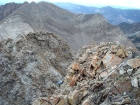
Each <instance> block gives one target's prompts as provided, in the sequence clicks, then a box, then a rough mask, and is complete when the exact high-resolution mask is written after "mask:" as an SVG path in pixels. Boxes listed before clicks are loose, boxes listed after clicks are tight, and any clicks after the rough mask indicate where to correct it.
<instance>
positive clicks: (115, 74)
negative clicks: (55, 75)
mask: <svg viewBox="0 0 140 105" xmlns="http://www.w3.org/2000/svg"><path fill="white" fill-rule="evenodd" d="M138 55H139V54H138V52H137V51H136V50H135V49H133V48H131V47H124V46H122V45H121V44H120V43H119V42H107V43H105V42H104V43H101V44H100V45H90V46H84V47H83V48H82V49H80V50H79V52H78V53H77V55H76V59H75V60H74V61H73V63H72V64H71V65H70V66H69V67H68V71H69V72H68V73H67V75H66V77H65V78H64V81H63V83H62V84H61V85H60V89H58V90H56V91H55V94H53V95H50V96H48V97H40V98H38V99H36V100H35V101H34V102H33V105H139V103H140V74H139V73H140V56H138Z"/></svg>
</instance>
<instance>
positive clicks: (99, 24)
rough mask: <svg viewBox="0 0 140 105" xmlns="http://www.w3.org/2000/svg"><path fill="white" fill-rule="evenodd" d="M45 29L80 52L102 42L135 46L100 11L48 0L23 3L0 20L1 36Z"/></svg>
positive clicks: (11, 35) (2, 37) (6, 36)
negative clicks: (69, 8)
mask: <svg viewBox="0 0 140 105" xmlns="http://www.w3.org/2000/svg"><path fill="white" fill-rule="evenodd" d="M38 30H45V31H49V32H52V33H54V34H55V35H57V36H59V37H61V38H63V39H64V40H66V41H67V42H68V44H69V45H70V46H71V48H72V49H73V50H75V51H77V50H78V49H79V48H80V47H82V46H84V45H90V44H94V43H100V42H101V41H104V42H109V41H120V43H122V44H125V45H130V46H133V44H132V43H131V42H130V41H128V39H127V38H126V37H125V36H124V34H123V32H122V31H121V30H120V28H119V27H118V26H115V25H111V24H109V23H108V22H107V21H106V19H105V18H104V17H103V16H102V15H100V14H74V13H71V12H68V11H66V10H64V9H62V8H60V7H57V6H56V5H54V4H51V3H47V2H40V3H35V2H32V3H27V2H25V3H23V4H22V5H21V6H20V7H19V8H18V9H16V10H15V11H14V12H12V13H11V14H9V15H8V16H7V17H5V18H4V19H3V20H2V21H0V39H5V38H8V37H10V38H15V37H16V36H18V35H24V34H28V33H29V32H36V31H38Z"/></svg>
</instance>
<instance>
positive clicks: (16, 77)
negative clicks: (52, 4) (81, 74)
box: [0, 31, 74, 105]
mask: <svg viewBox="0 0 140 105" xmlns="http://www.w3.org/2000/svg"><path fill="white" fill-rule="evenodd" d="M73 60H74V54H73V52H72V50H71V49H70V47H69V46H68V44H67V43H66V42H65V41H63V40H61V39H60V38H58V37H57V36H55V35H54V34H53V33H49V32H42V31H39V32H35V33H29V34H27V35H22V36H18V37H17V38H16V39H14V40H13V39H6V40H3V41H1V42H0V105H31V103H32V101H34V100H35V99H36V98H38V97H41V96H48V95H51V94H52V93H53V92H54V90H56V89H57V88H58V87H59V85H58V83H57V82H59V81H62V79H63V77H64V76H66V74H67V68H68V66H69V65H70V64H71V62H72V61H73Z"/></svg>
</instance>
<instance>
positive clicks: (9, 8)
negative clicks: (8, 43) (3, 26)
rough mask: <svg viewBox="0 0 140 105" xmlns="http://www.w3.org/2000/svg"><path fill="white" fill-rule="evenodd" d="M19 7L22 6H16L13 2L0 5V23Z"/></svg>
mask: <svg viewBox="0 0 140 105" xmlns="http://www.w3.org/2000/svg"><path fill="white" fill-rule="evenodd" d="M21 5H22V4H17V3H14V2H13V3H7V4H5V5H0V21H1V20H2V19H4V18H5V17H7V16H8V15H10V14H11V13H12V12H14V11H15V10H17V9H18V8H19V7H20V6H21Z"/></svg>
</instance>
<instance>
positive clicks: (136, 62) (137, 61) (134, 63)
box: [127, 58, 140, 68]
mask: <svg viewBox="0 0 140 105" xmlns="http://www.w3.org/2000/svg"><path fill="white" fill-rule="evenodd" d="M127 64H128V65H129V66H130V67H132V68H137V67H140V58H134V59H130V60H128V61H127Z"/></svg>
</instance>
